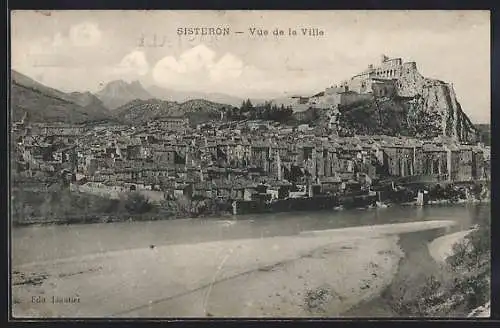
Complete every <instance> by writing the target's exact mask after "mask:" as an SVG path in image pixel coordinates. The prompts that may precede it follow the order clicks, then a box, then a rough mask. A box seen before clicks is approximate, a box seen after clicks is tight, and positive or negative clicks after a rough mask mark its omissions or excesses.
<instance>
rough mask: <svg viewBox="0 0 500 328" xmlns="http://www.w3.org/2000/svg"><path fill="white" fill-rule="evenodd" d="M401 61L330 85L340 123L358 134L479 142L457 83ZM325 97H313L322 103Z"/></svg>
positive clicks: (342, 126) (393, 60) (349, 130)
mask: <svg viewBox="0 0 500 328" xmlns="http://www.w3.org/2000/svg"><path fill="white" fill-rule="evenodd" d="M397 60H398V59H391V60H390V61H389V62H391V64H387V61H385V62H383V65H382V67H381V68H373V67H370V68H369V70H368V71H366V72H363V73H362V74H358V75H356V76H354V77H353V78H351V79H350V80H349V81H344V82H343V84H342V86H341V87H335V88H333V89H336V90H335V91H333V92H331V90H332V89H330V90H329V91H330V96H329V97H331V98H332V99H333V100H334V102H333V104H334V106H337V107H338V110H339V111H340V115H339V120H338V123H339V128H340V129H341V130H343V131H344V132H346V133H356V134H371V133H377V134H390V135H409V136H416V137H423V138H431V137H436V136H446V137H450V138H453V139H455V140H460V141H464V142H474V141H476V140H477V137H478V133H477V130H476V128H475V126H474V125H473V124H472V122H471V121H470V119H469V118H468V117H467V115H466V114H465V113H464V111H463V110H462V107H461V105H460V103H459V102H458V100H457V97H456V95H455V90H454V88H453V85H452V84H450V83H446V82H443V81H440V80H436V79H430V78H425V77H423V76H422V75H421V74H420V73H419V72H418V70H417V66H416V63H415V62H409V63H403V64H401V62H400V59H399V62H398V61H397ZM384 65H385V66H384ZM322 97H323V98H325V96H324V95H323V96H322V95H321V94H318V97H314V98H317V99H318V100H319V101H320V102H321V101H322ZM326 110H328V109H326Z"/></svg>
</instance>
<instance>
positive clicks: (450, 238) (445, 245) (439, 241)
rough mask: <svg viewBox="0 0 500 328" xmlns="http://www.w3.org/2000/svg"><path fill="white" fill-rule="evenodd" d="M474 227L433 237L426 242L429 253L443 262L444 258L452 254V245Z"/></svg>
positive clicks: (437, 260)
mask: <svg viewBox="0 0 500 328" xmlns="http://www.w3.org/2000/svg"><path fill="white" fill-rule="evenodd" d="M472 231H475V229H470V230H464V231H458V232H455V233H451V234H447V235H444V236H441V237H438V238H436V239H434V240H433V241H432V242H430V243H429V244H428V248H429V253H430V255H431V256H432V258H433V259H434V261H436V262H438V263H444V262H445V261H446V259H447V258H448V257H449V256H451V255H453V246H454V245H455V244H457V243H460V242H462V241H463V240H464V238H465V236H467V235H468V234H470V233H471V232H472Z"/></svg>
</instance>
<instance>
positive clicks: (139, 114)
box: [115, 99, 232, 123]
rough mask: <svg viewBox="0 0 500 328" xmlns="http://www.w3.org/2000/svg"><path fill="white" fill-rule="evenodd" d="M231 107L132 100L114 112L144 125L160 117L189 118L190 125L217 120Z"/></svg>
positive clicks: (205, 103)
mask: <svg viewBox="0 0 500 328" xmlns="http://www.w3.org/2000/svg"><path fill="white" fill-rule="evenodd" d="M230 107H232V106H231V105H225V104H220V103H214V102H211V101H208V100H204V99H195V100H189V101H186V102H184V103H181V104H179V103H177V102H173V101H165V100H158V99H149V100H139V99H136V100H133V101H131V102H129V103H127V104H125V105H123V106H121V107H119V108H117V109H116V110H115V113H116V114H117V115H119V116H120V117H123V118H125V119H126V120H127V121H129V122H134V123H144V122H148V121H151V120H154V119H158V118H161V117H169V116H171V117H189V118H190V121H191V123H198V122H203V121H207V120H211V119H217V118H219V117H220V116H221V112H225V111H226V110H227V108H230Z"/></svg>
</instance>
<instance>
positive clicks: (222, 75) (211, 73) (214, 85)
mask: <svg viewBox="0 0 500 328" xmlns="http://www.w3.org/2000/svg"><path fill="white" fill-rule="evenodd" d="M216 58H217V54H216V52H215V51H213V50H212V49H210V48H208V47H207V46H205V45H203V44H201V45H198V46H195V47H193V48H191V49H188V50H186V51H185V52H184V53H182V54H181V55H180V56H179V58H175V57H174V56H166V57H164V58H162V59H160V60H159V61H158V62H157V63H156V65H155V67H154V68H153V78H154V80H155V81H156V82H157V83H158V84H160V85H162V86H165V87H172V88H177V89H192V90H210V91H220V89H222V88H223V87H224V86H225V84H227V83H228V82H229V81H234V80H235V79H237V78H239V77H240V76H241V75H242V73H243V70H244V68H245V65H244V63H243V61H242V60H240V59H239V58H238V57H236V56H235V55H233V54H231V53H226V54H224V55H223V56H222V57H221V58H220V59H218V60H216Z"/></svg>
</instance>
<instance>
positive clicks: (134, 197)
mask: <svg viewBox="0 0 500 328" xmlns="http://www.w3.org/2000/svg"><path fill="white" fill-rule="evenodd" d="M125 209H126V210H127V211H128V212H129V213H130V214H142V213H146V212H149V211H151V209H152V205H151V203H150V202H149V200H148V199H147V198H146V197H144V195H142V194H140V193H138V192H134V193H131V194H130V195H128V197H127V198H126V200H125Z"/></svg>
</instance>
